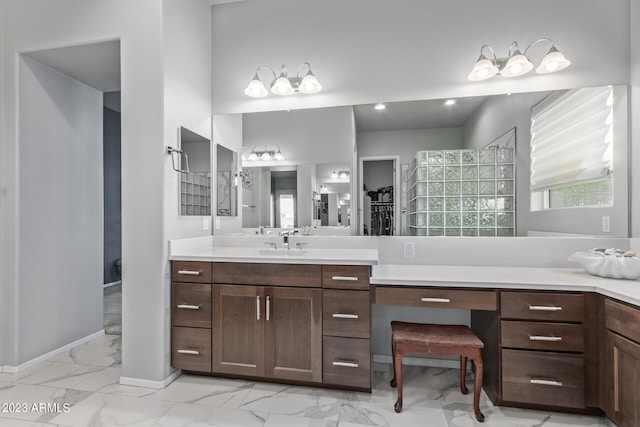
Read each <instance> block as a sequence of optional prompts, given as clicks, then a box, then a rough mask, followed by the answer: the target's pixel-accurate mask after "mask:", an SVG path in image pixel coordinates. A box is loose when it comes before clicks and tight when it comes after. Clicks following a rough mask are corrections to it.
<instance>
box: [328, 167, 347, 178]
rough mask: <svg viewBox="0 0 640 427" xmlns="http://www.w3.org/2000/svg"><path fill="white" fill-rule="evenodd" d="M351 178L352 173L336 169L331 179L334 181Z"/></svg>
mask: <svg viewBox="0 0 640 427" xmlns="http://www.w3.org/2000/svg"><path fill="white" fill-rule="evenodd" d="M349 176H351V172H349V171H348V170H343V169H340V170H338V169H334V171H333V172H332V173H331V178H333V179H337V178H340V179H348V178H349Z"/></svg>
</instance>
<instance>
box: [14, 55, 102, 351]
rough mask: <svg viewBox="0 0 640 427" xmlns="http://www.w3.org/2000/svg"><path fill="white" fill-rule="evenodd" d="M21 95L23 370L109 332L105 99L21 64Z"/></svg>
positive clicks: (20, 318)
mask: <svg viewBox="0 0 640 427" xmlns="http://www.w3.org/2000/svg"><path fill="white" fill-rule="evenodd" d="M19 94H20V95H19V99H18V102H19V110H18V120H19V130H18V131H19V133H20V149H19V157H18V163H19V164H20V169H19V175H18V182H19V183H20V187H19V206H18V210H19V212H20V219H21V220H20V221H19V224H18V230H19V231H18V238H19V241H20V245H19V246H18V277H19V278H20V287H19V289H18V298H19V301H20V305H19V311H18V334H19V336H20V346H19V349H18V363H24V362H26V361H28V360H31V359H34V358H36V357H38V356H40V355H42V354H44V353H47V352H49V351H52V350H55V349H57V348H58V347H59V346H60V343H70V342H73V341H76V340H79V339H82V338H84V337H86V336H88V335H91V334H94V333H96V332H98V331H100V330H102V322H103V319H102V317H103V315H102V311H103V309H102V283H103V281H102V270H103V269H102V260H103V205H104V203H103V172H102V92H99V91H97V90H96V89H93V88H91V87H88V86H86V85H84V84H83V83H80V82H78V81H76V80H74V79H72V78H70V77H67V76H66V75H64V74H61V73H60V72H58V71H55V70H53V69H51V68H49V67H47V66H45V65H43V64H41V63H39V62H37V61H34V60H33V59H30V58H27V57H24V58H21V60H20V61H19ZM75 302H80V303H75Z"/></svg>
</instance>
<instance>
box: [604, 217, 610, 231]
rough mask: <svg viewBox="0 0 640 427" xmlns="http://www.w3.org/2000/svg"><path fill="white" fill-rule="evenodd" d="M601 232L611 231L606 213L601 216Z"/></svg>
mask: <svg viewBox="0 0 640 427" xmlns="http://www.w3.org/2000/svg"><path fill="white" fill-rule="evenodd" d="M602 232H603V233H610V232H611V219H610V217H609V216H607V215H605V216H603V217H602Z"/></svg>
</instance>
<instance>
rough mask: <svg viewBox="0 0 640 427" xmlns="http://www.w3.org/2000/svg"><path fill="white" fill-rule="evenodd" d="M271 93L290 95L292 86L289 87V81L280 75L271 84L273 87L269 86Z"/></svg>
mask: <svg viewBox="0 0 640 427" xmlns="http://www.w3.org/2000/svg"><path fill="white" fill-rule="evenodd" d="M271 92H273V93H275V94H276V95H291V94H292V93H293V86H291V82H290V81H289V79H288V78H287V77H286V76H285V75H284V74H281V75H280V77H278V79H277V80H276V81H275V82H274V83H273V86H271Z"/></svg>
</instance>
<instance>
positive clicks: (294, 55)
mask: <svg viewBox="0 0 640 427" xmlns="http://www.w3.org/2000/svg"><path fill="white" fill-rule="evenodd" d="M634 1H635V0H634ZM212 15H213V52H214V57H215V58H216V60H215V61H214V62H213V68H212V78H213V91H214V94H215V96H214V100H213V101H214V103H213V110H214V112H216V113H228V112H248V111H269V110H285V109H287V108H291V109H295V108H303V107H304V108H310V107H320V106H335V105H352V104H365V103H374V102H379V101H387V102H391V101H404V100H415V99H437V98H447V97H457V96H472V95H485V94H496V93H508V92H511V93H517V92H528V91H534V90H546V89H556V88H567V87H582V86H601V85H604V84H618V83H620V84H624V83H627V82H628V79H629V18H628V15H629V0H619V1H614V2H603V1H601V0H567V1H563V2H536V1H511V0H487V1H483V2H478V1H476V0H458V1H455V2H451V1H448V0H433V1H416V0H396V1H393V2H389V1H386V0H351V1H348V2H345V1H341V0H325V1H322V2H310V1H309V2H300V1H296V0H271V1H266V2H265V1H243V2H236V3H229V4H222V5H217V6H213V13H212ZM540 37H550V38H552V39H553V40H554V41H555V42H556V45H557V47H558V48H559V49H560V50H561V51H562V52H563V53H565V54H566V55H567V57H568V58H570V59H571V61H572V66H571V67H570V68H568V69H567V70H564V71H563V72H561V73H557V74H552V75H547V76H539V75H536V74H535V73H533V74H531V75H529V76H525V77H522V78H517V79H500V78H498V79H493V80H489V81H487V82H482V83H470V82H469V81H468V80H467V74H468V73H469V71H470V69H471V67H472V65H473V62H474V61H475V60H476V59H477V58H478V54H479V51H480V47H481V46H482V45H483V44H485V43H487V44H490V45H491V46H492V47H493V48H494V49H495V50H496V52H497V54H498V55H499V56H502V57H506V56H507V54H508V49H509V45H510V43H511V42H512V41H514V40H515V41H517V42H518V43H519V44H520V46H521V47H522V48H525V47H526V46H527V44H529V43H531V42H532V41H534V40H536V39H538V38H540ZM545 48H546V46H536V47H534V48H532V50H531V52H530V53H531V54H532V55H535V56H536V60H537V61H539V60H540V58H539V57H540V56H542V55H543V54H544V52H543V51H544V50H545ZM238 52H241V53H242V54H238ZM593 52H598V60H597V61H594V60H593ZM303 61H308V62H310V63H311V65H312V66H313V70H314V73H315V74H316V76H317V77H318V79H319V80H320V81H321V82H322V84H323V85H324V90H323V91H322V92H320V93H319V94H316V95H314V96H290V97H275V96H268V97H266V98H263V99H253V98H249V97H247V96H246V95H244V93H243V90H244V88H245V87H246V85H247V84H248V83H249V81H250V80H251V78H252V77H253V74H254V72H255V70H256V68H257V67H258V66H260V65H268V66H270V67H272V68H274V69H276V70H279V68H280V66H281V65H282V64H285V65H286V66H287V67H288V69H289V70H290V73H293V74H295V70H296V69H297V67H298V65H299V64H301V63H302V62H303ZM260 76H261V77H263V78H264V79H265V80H267V81H268V82H269V81H270V78H268V73H264V72H261V74H260Z"/></svg>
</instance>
